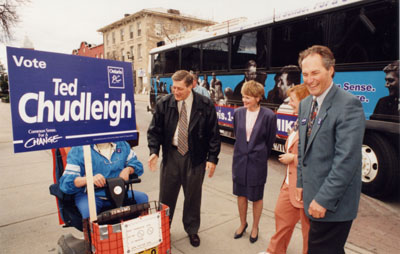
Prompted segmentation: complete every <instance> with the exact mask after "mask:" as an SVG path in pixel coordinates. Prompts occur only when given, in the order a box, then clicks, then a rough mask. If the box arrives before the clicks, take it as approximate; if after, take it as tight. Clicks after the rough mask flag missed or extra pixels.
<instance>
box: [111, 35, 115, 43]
mask: <svg viewBox="0 0 400 254" xmlns="http://www.w3.org/2000/svg"><path fill="white" fill-rule="evenodd" d="M111 37H112V44H115V32H112V33H111Z"/></svg>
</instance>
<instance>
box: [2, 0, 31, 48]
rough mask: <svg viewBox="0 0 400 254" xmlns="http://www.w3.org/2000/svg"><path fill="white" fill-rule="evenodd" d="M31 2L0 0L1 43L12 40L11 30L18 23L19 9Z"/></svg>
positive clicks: (25, 0)
mask: <svg viewBox="0 0 400 254" xmlns="http://www.w3.org/2000/svg"><path fill="white" fill-rule="evenodd" d="M28 2H29V0H0V42H5V41H8V40H10V39H12V32H11V29H12V28H13V27H14V26H15V25H16V24H17V23H18V21H19V16H18V14H17V8H18V7H19V6H20V5H21V4H24V3H28Z"/></svg>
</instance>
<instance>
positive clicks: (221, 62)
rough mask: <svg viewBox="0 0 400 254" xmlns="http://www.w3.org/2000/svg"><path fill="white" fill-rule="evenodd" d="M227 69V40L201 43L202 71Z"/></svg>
mask: <svg viewBox="0 0 400 254" xmlns="http://www.w3.org/2000/svg"><path fill="white" fill-rule="evenodd" d="M227 69H228V39H226V38H224V39H218V40H213V41H209V42H205V43H203V70H204V71H216V70H227Z"/></svg>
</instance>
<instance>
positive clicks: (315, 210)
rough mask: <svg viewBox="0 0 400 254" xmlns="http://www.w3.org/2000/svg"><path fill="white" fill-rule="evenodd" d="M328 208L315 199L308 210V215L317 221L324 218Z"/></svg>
mask: <svg viewBox="0 0 400 254" xmlns="http://www.w3.org/2000/svg"><path fill="white" fill-rule="evenodd" d="M325 213H326V208H324V207H323V206H321V205H320V204H318V203H317V201H315V200H314V199H313V200H312V201H311V204H310V207H309V208H308V214H310V215H311V216H312V217H314V218H316V219H320V218H324V217H325Z"/></svg>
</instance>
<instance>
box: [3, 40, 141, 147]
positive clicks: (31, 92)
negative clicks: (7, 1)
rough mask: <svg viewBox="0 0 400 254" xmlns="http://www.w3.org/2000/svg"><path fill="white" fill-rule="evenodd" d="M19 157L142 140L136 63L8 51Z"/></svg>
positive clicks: (14, 127) (14, 129) (27, 50)
mask: <svg viewBox="0 0 400 254" xmlns="http://www.w3.org/2000/svg"><path fill="white" fill-rule="evenodd" d="M7 60H8V69H9V82H10V102H11V114H12V125H13V136H14V138H13V140H14V151H15V152H16V153H18V152H28V151H35V150H43V149H50V148H57V147H67V146H77V145H87V144H94V143H104V142H112V141H118V140H135V139H137V130H136V119H135V108H134V106H135V103H134V98H133V79H132V67H131V66H132V65H131V63H125V62H118V61H111V60H104V59H96V58H90V57H81V56H74V55H65V54H58V53H49V52H43V51H36V50H30V49H19V48H12V47H7Z"/></svg>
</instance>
